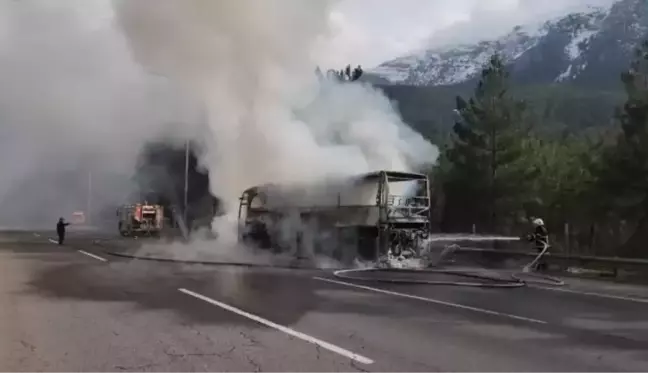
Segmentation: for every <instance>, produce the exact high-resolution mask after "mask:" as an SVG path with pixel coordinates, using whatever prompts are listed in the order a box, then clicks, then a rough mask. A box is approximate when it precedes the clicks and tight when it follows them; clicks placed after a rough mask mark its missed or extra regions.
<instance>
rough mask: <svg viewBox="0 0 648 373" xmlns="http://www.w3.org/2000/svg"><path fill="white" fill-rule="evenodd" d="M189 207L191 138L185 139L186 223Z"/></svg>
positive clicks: (184, 208) (184, 209)
mask: <svg viewBox="0 0 648 373" xmlns="http://www.w3.org/2000/svg"><path fill="white" fill-rule="evenodd" d="M188 208H189V140H186V141H185V175H184V206H183V211H182V218H183V220H184V223H185V225H187V224H188V222H187V209H188Z"/></svg>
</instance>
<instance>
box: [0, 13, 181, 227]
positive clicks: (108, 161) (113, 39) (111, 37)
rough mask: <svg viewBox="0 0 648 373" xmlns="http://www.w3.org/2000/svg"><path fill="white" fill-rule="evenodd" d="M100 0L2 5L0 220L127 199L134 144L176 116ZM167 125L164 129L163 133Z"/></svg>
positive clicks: (48, 220)
mask: <svg viewBox="0 0 648 373" xmlns="http://www.w3.org/2000/svg"><path fill="white" fill-rule="evenodd" d="M111 13H112V9H111V4H110V2H108V1H83V0H81V1H80V0H60V1H48V0H26V1H2V2H0V159H2V161H1V162H0V175H2V176H1V178H0V226H3V225H4V226H14V227H15V226H20V227H33V226H35V225H38V226H41V225H44V226H48V227H51V226H52V225H53V224H54V223H55V222H56V219H57V218H58V217H59V216H64V217H66V218H69V217H70V215H71V213H72V212H73V211H75V210H82V211H84V210H86V209H87V207H88V205H90V208H91V209H92V210H93V211H94V212H95V213H98V212H101V211H102V210H104V209H108V208H110V210H111V211H112V212H113V214H114V206H115V205H116V204H118V203H123V202H126V200H127V198H128V196H129V194H130V193H131V192H132V191H133V185H132V183H131V181H130V177H131V176H132V173H133V168H134V165H135V162H136V159H137V154H138V152H139V151H140V149H141V144H142V143H143V142H144V141H146V140H147V139H149V138H151V137H155V136H156V135H158V134H160V133H163V132H164V131H165V128H166V126H167V125H168V123H171V122H173V121H174V120H175V119H177V118H178V115H177V110H175V109H174V108H173V106H172V105H170V104H169V103H170V102H174V99H173V97H171V96H170V95H169V94H167V93H168V92H169V89H168V87H166V86H165V82H164V81H163V80H162V79H160V78H159V77H151V76H147V75H146V74H144V73H143V71H142V69H141V67H139V65H138V64H137V63H135V62H134V61H133V60H132V58H131V55H130V51H129V49H128V48H127V45H126V43H125V42H124V39H123V36H122V35H121V34H120V33H119V32H116V31H115V30H114V28H113V27H112V25H111ZM167 132H168V131H167Z"/></svg>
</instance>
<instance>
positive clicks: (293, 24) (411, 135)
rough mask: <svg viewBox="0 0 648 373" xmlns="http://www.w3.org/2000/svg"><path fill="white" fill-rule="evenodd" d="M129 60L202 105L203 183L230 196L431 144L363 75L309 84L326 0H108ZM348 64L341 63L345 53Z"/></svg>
mask: <svg viewBox="0 0 648 373" xmlns="http://www.w3.org/2000/svg"><path fill="white" fill-rule="evenodd" d="M116 5H117V6H116V13H117V19H118V22H119V24H120V25H121V27H122V28H123V30H124V33H125V35H126V36H127V39H128V41H129V44H130V46H131V48H132V51H133V54H134V56H135V58H136V60H137V61H138V62H140V63H141V64H142V66H145V67H146V68H147V69H149V70H150V71H154V72H155V73H157V74H161V75H164V76H167V77H169V78H170V79H171V80H172V81H173V82H175V83H177V84H178V85H180V86H182V87H183V89H184V90H185V91H187V92H190V93H191V94H192V95H193V99H194V100H196V101H197V102H200V103H201V105H203V108H204V110H205V111H206V114H207V117H208V123H209V126H208V133H206V134H204V135H203V136H201V138H200V140H202V141H203V143H204V144H205V148H206V149H207V152H206V154H205V155H204V157H203V159H202V162H204V164H205V165H206V167H207V168H208V170H209V172H210V178H211V180H212V185H211V188H212V192H213V193H214V195H217V196H219V197H221V198H223V199H224V200H225V203H226V204H227V203H230V207H232V206H231V204H234V203H236V202H237V198H238V197H239V195H240V193H241V191H242V190H244V189H245V188H248V187H250V186H253V185H257V184H263V183H267V182H274V183H284V184H291V183H295V182H302V183H303V182H308V181H319V180H322V179H324V178H327V177H332V176H336V177H338V176H345V175H352V174H357V173H361V172H367V171H372V170H376V169H392V170H410V169H414V168H416V167H417V166H420V165H421V164H424V163H431V162H434V161H435V160H436V157H437V154H438V153H437V149H436V148H435V147H434V146H433V145H431V144H429V143H428V142H426V141H425V140H424V139H423V138H422V137H421V136H420V135H419V134H417V133H415V132H414V131H412V130H411V129H410V128H408V127H407V126H406V125H404V124H403V122H402V121H401V119H400V118H399V116H398V115H397V114H396V112H395V111H394V109H393V108H392V106H391V104H390V102H389V101H388V100H387V99H386V98H385V96H384V95H382V94H381V93H379V92H378V91H376V90H374V89H372V88H370V87H368V86H366V85H362V84H340V83H337V82H333V81H325V82H320V81H318V80H317V77H316V75H315V74H314V70H315V67H316V62H317V61H315V60H314V56H316V55H317V54H318V53H321V52H322V51H321V50H317V47H318V46H319V45H322V43H321V41H322V39H323V38H324V39H325V38H326V37H327V31H328V29H327V27H328V20H329V14H330V10H331V6H332V5H333V3H332V2H331V1H303V0H270V1H259V0H231V1H210V0H138V1H118V2H117V3H116ZM350 62H352V61H350Z"/></svg>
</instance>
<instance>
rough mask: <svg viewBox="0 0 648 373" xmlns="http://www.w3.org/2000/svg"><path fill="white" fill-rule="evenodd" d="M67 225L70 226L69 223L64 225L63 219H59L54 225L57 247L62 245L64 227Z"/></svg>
mask: <svg viewBox="0 0 648 373" xmlns="http://www.w3.org/2000/svg"><path fill="white" fill-rule="evenodd" d="M68 225H70V223H66V222H65V219H63V218H59V221H58V223H56V234H57V235H58V244H59V245H63V241H64V240H65V227H67V226H68Z"/></svg>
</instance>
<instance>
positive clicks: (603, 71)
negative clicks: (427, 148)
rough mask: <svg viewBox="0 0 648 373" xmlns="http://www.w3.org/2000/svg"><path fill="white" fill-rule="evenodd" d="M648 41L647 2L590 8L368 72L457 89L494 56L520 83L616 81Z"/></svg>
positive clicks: (630, 1)
mask: <svg viewBox="0 0 648 373" xmlns="http://www.w3.org/2000/svg"><path fill="white" fill-rule="evenodd" d="M646 38H648V0H619V1H617V2H616V3H614V4H613V5H612V6H611V7H610V8H590V9H589V10H588V11H587V12H583V13H571V14H568V15H565V16H563V17H559V18H556V19H552V20H549V21H547V22H545V23H544V24H542V25H541V26H539V27H528V26H524V27H523V26H517V27H515V28H514V29H513V30H512V31H511V32H510V33H508V34H507V35H504V36H502V37H500V38H498V39H496V40H486V41H482V42H479V43H477V44H471V45H453V46H446V47H442V48H435V49H429V50H424V51H422V52H420V53H416V54H411V55H408V56H404V57H400V58H396V59H394V60H391V61H388V62H385V63H383V64H381V65H379V66H378V67H376V68H374V69H371V70H369V72H370V73H372V74H373V75H377V76H379V77H382V78H384V79H387V80H388V81H389V82H390V83H392V84H407V85H453V84H458V83H462V82H465V81H469V80H471V79H473V78H475V77H477V75H478V74H479V73H480V71H481V69H482V67H483V66H484V64H485V63H486V62H487V61H488V59H489V58H490V56H492V55H493V54H494V53H499V54H500V55H501V56H503V57H504V59H505V60H506V61H507V62H508V64H509V65H510V67H511V72H512V75H513V78H514V79H515V80H516V81H518V82H522V83H549V82H574V83H576V84H583V85H597V86H600V85H607V84H610V83H616V82H618V77H619V73H620V71H622V70H623V69H625V68H627V66H628V63H629V61H630V58H631V57H632V54H633V51H634V48H635V47H636V46H638V45H639V44H640V43H641V41H643V40H645V39H646Z"/></svg>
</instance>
